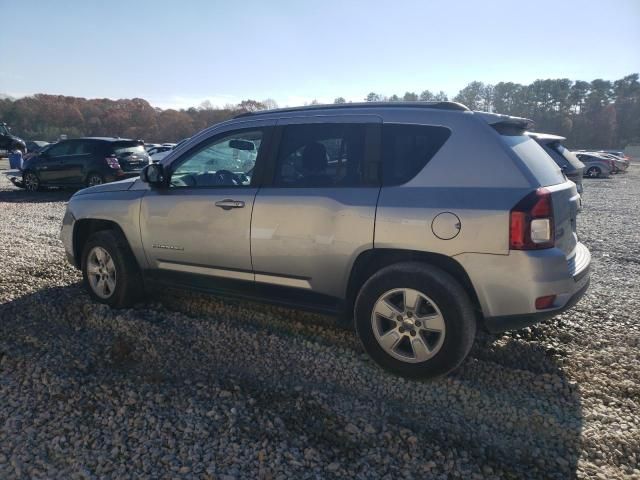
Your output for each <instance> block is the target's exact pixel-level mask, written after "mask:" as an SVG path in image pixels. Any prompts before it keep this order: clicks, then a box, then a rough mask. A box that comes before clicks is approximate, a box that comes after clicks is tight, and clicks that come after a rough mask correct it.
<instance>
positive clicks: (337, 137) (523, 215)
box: [62, 102, 591, 377]
mask: <svg viewBox="0 0 640 480" xmlns="http://www.w3.org/2000/svg"><path fill="white" fill-rule="evenodd" d="M530 126H531V125H530V122H529V121H528V120H526V119H522V118H515V117H509V116H504V115H495V114H489V113H480V112H472V111H469V110H468V109H467V108H466V107H464V106H463V105H460V104H457V103H449V102H444V103H422V102H421V103H402V104H393V103H392V104H376V103H367V104H349V105H335V106H313V107H305V108H292V109H281V110H271V111H265V112H259V113H251V114H244V115H241V116H239V117H236V118H234V119H232V120H230V121H227V122H224V123H221V124H218V125H215V126H213V127H211V128H209V129H207V130H204V131H202V132H200V133H199V134H197V135H195V136H194V137H192V138H191V139H190V140H189V141H188V142H186V143H184V144H183V145H181V146H180V147H179V148H177V149H175V150H173V151H172V152H171V154H170V155H168V156H167V157H166V158H165V159H164V160H163V161H162V162H161V163H159V164H152V165H149V166H147V167H145V169H144V170H143V172H142V174H141V175H140V178H139V179H136V180H128V181H127V180H125V181H122V182H116V183H110V184H107V185H100V186H97V187H92V188H87V189H84V190H81V191H79V192H78V193H76V194H75V195H74V196H73V197H72V198H71V200H70V202H69V205H68V208H67V212H66V215H65V217H64V222H63V223H64V224H63V227H62V238H63V241H64V245H65V248H66V251H67V254H68V257H69V260H70V261H71V262H72V263H73V264H74V265H75V266H76V267H78V268H80V269H81V270H82V273H83V276H84V282H85V284H86V287H87V290H88V292H89V294H90V295H91V296H92V297H93V298H94V299H95V300H97V301H99V302H102V303H106V304H108V305H111V306H113V307H126V306H129V305H131V304H133V303H134V302H135V301H136V300H138V299H139V298H140V296H141V294H142V293H143V292H144V291H145V290H146V289H148V288H150V289H153V288H157V286H159V285H174V286H181V287H186V288H189V289H197V290H204V291H211V292H217V293H222V294H223V295H228V296H242V297H249V298H251V299H258V300H264V301H266V302H272V303H277V304H284V305H289V306H294V307H300V308H307V309H313V310H316V311H320V312H325V313H332V314H338V315H339V316H340V317H341V318H343V319H348V320H350V321H352V322H353V324H354V325H355V328H356V331H357V333H358V336H359V337H360V339H361V341H362V344H363V346H364V348H365V349H366V350H367V352H368V353H369V354H370V355H371V356H372V357H373V359H374V360H375V361H376V362H378V363H379V364H380V365H382V366H383V367H385V368H387V369H389V370H391V371H393V372H396V373H398V374H402V375H406V376H413V377H433V376H436V375H442V374H444V373H446V372H449V371H450V370H452V369H454V368H455V367H456V366H458V365H459V364H460V363H461V362H462V361H463V360H464V358H465V357H466V355H467V354H468V352H469V350H470V348H471V346H472V343H473V341H474V337H475V333H476V328H477V326H478V324H480V325H481V326H483V327H485V328H487V329H488V330H490V331H493V332H500V331H504V330H508V329H514V328H521V327H524V326H527V325H531V324H533V323H534V322H538V321H540V320H543V319H546V318H549V317H551V316H553V315H556V314H558V313H559V312H561V311H564V310H566V309H567V308H570V307H571V306H572V305H574V304H575V303H576V302H577V301H578V300H579V299H580V297H581V296H582V295H583V294H584V292H585V290H586V289H587V286H588V283H589V264H590V259H591V257H590V254H589V251H588V250H587V248H586V247H585V246H584V245H583V244H581V243H579V242H578V237H577V234H576V214H577V211H578V202H579V195H578V194H577V192H576V187H575V185H574V184H573V183H572V182H570V181H568V180H567V179H566V177H565V176H564V175H563V174H562V172H561V171H560V169H559V168H558V166H557V165H556V164H555V163H554V162H553V160H552V159H551V158H550V157H549V156H548V155H547V154H546V153H545V152H544V150H543V149H542V148H541V147H540V146H539V145H538V144H537V143H536V142H535V141H534V140H532V139H531V138H530V137H528V136H527V135H526V134H525V133H524V132H525V131H526V129H527V128H529V127H530Z"/></svg>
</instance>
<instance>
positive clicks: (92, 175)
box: [84, 172, 104, 187]
mask: <svg viewBox="0 0 640 480" xmlns="http://www.w3.org/2000/svg"><path fill="white" fill-rule="evenodd" d="M84 183H85V185H86V186H87V187H95V186H96V185H102V184H103V183H104V177H103V176H102V175H100V174H99V173H96V172H89V174H88V175H87V179H86V180H85V182H84Z"/></svg>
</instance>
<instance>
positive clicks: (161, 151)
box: [147, 145, 173, 163]
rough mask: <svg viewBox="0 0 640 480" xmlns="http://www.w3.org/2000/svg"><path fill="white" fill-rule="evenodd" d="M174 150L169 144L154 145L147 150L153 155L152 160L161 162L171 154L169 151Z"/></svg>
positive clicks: (150, 155)
mask: <svg viewBox="0 0 640 480" xmlns="http://www.w3.org/2000/svg"><path fill="white" fill-rule="evenodd" d="M171 150H173V147H172V146H169V145H158V146H157V147H152V148H150V149H149V150H147V153H148V154H149V157H151V162H152V163H153V162H159V161H160V160H162V159H163V158H164V157H166V156H167V155H169V152H170V151H171Z"/></svg>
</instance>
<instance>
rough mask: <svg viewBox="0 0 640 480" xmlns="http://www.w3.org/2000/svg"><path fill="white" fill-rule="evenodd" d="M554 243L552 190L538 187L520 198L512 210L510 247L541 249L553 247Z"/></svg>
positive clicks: (515, 248) (514, 248) (513, 248)
mask: <svg viewBox="0 0 640 480" xmlns="http://www.w3.org/2000/svg"><path fill="white" fill-rule="evenodd" d="M553 245H554V233H553V205H552V204H551V192H550V191H549V190H547V189H546V188H538V189H537V190H536V191H535V192H531V193H530V194H529V195H527V196H526V197H524V198H523V199H522V200H520V202H518V204H517V205H516V206H515V207H513V209H512V210H511V216H510V225H509V248H510V249H511V250H540V249H543V248H552V247H553Z"/></svg>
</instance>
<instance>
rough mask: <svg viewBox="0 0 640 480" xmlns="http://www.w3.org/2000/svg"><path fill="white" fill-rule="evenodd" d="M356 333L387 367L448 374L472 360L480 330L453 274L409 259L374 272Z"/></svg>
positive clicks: (359, 303) (358, 308) (410, 373)
mask: <svg viewBox="0 0 640 480" xmlns="http://www.w3.org/2000/svg"><path fill="white" fill-rule="evenodd" d="M355 321H356V331H357V332H358V336H359V337H360V340H361V342H362V345H363V346H364V348H365V350H366V351H367V352H368V353H369V355H371V357H372V358H373V359H374V360H375V361H376V362H377V363H378V364H379V365H381V366H382V367H383V368H385V369H387V370H390V371H392V372H394V373H397V374H400V375H403V376H407V377H418V378H432V377H436V376H440V375H444V374H446V373H448V372H450V371H451V370H453V369H454V368H456V367H457V366H459V365H460V364H461V363H462V361H463V360H464V359H465V358H466V356H467V354H468V353H469V350H470V349H471V347H472V345H473V341H474V338H475V334H476V318H475V313H474V310H473V306H472V304H471V301H470V300H469V296H468V295H467V293H466V292H465V290H464V289H463V288H462V286H460V284H459V283H458V282H457V281H456V280H455V279H454V278H453V277H452V276H451V275H449V274H448V273H446V272H444V271H443V270H441V269H439V268H436V267H433V266H431V265H426V264H422V263H419V262H407V263H398V264H395V265H391V266H389V267H386V268H384V269H382V270H380V271H379V272H378V273H376V274H375V275H373V276H372V277H371V278H370V279H369V280H368V281H367V282H366V283H365V284H364V286H363V287H362V289H361V291H360V293H359V295H358V298H357V299H356V305H355Z"/></svg>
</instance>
